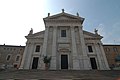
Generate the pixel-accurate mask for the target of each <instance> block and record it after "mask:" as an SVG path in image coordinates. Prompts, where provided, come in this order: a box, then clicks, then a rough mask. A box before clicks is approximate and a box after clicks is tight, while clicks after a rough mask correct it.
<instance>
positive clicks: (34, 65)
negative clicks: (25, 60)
mask: <svg viewBox="0 0 120 80" xmlns="http://www.w3.org/2000/svg"><path fill="white" fill-rule="evenodd" d="M38 59H39V58H38V57H34V58H33V62H32V69H37V67H38Z"/></svg>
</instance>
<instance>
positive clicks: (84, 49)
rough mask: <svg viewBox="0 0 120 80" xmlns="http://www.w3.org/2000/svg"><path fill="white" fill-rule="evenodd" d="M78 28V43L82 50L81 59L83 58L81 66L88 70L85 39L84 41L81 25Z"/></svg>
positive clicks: (88, 63)
mask: <svg viewBox="0 0 120 80" xmlns="http://www.w3.org/2000/svg"><path fill="white" fill-rule="evenodd" d="M78 28H79V35H80V44H81V50H82V51H81V52H82V54H83V55H82V58H83V59H82V60H83V68H84V70H89V69H90V67H89V66H90V62H89V58H88V55H87V51H86V46H85V41H84V35H83V30H82V26H78Z"/></svg>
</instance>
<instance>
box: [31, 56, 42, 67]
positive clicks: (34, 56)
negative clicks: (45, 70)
mask: <svg viewBox="0 0 120 80" xmlns="http://www.w3.org/2000/svg"><path fill="white" fill-rule="evenodd" d="M34 57H38V56H33V57H32V59H31V66H30V69H32V64H33V59H34ZM39 61H40V57H38V66H37V69H38V68H39Z"/></svg>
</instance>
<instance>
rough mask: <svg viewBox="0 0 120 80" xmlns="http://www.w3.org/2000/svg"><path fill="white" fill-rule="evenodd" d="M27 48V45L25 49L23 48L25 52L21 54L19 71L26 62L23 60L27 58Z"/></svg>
mask: <svg viewBox="0 0 120 80" xmlns="http://www.w3.org/2000/svg"><path fill="white" fill-rule="evenodd" d="M28 47H29V44H27V43H26V47H25V50H24V53H23V57H22V61H21V64H20V68H19V69H24V64H25V61H26V60H25V59H26V56H27V50H28Z"/></svg>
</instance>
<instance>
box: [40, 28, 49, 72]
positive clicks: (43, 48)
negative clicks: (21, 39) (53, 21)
mask: <svg viewBox="0 0 120 80" xmlns="http://www.w3.org/2000/svg"><path fill="white" fill-rule="evenodd" d="M48 32H49V26H46V28H45V33H44V42H43V47H42V54H41V55H42V56H41V57H40V67H39V68H40V69H41V70H44V69H45V64H44V62H43V58H44V56H46V55H47V53H46V52H47V44H48Z"/></svg>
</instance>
